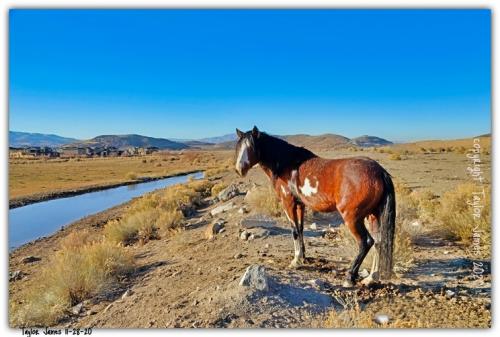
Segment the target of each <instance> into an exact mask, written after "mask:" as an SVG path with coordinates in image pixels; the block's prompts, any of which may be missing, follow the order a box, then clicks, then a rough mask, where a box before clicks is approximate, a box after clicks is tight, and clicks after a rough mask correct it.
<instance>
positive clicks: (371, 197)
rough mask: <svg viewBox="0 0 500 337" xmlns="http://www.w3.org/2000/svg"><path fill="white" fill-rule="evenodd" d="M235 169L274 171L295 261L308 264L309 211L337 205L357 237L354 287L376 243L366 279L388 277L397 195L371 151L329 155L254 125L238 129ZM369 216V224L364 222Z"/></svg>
mask: <svg viewBox="0 0 500 337" xmlns="http://www.w3.org/2000/svg"><path fill="white" fill-rule="evenodd" d="M236 134H237V137H238V140H237V143H236V149H235V150H236V151H235V159H236V160H235V169H236V172H237V173H238V174H239V175H240V176H241V177H244V176H246V174H247V172H248V171H249V170H250V169H251V168H252V167H254V166H256V165H259V166H260V167H261V168H262V170H263V171H264V173H265V174H266V175H267V176H268V177H269V179H270V182H271V184H272V186H273V188H274V190H275V192H276V194H277V196H278V199H279V200H280V201H281V205H282V207H283V210H284V213H285V215H286V216H287V218H288V220H289V221H290V224H291V226H292V237H293V243H294V258H293V260H292V262H291V263H290V267H292V268H297V267H299V266H301V265H303V264H304V261H305V246H304V214H305V208H306V207H308V208H310V209H312V210H314V211H318V212H334V211H338V212H339V213H340V215H341V216H342V218H343V220H344V224H345V225H346V226H347V227H348V228H349V230H350V232H351V234H352V235H353V236H354V238H355V239H356V241H357V243H358V254H357V256H356V257H355V258H354V260H353V261H352V264H351V266H350V268H349V271H348V272H347V277H346V279H345V281H344V283H343V285H344V286H345V287H352V286H354V285H355V284H356V282H357V281H358V271H359V268H360V266H361V264H362V263H363V260H364V258H365V257H366V254H368V251H369V250H370V249H371V247H372V246H375V247H374V249H376V253H377V254H375V258H374V259H373V264H372V267H371V272H370V274H369V276H368V277H366V278H365V279H363V280H362V281H361V284H365V285H368V284H371V283H372V282H376V281H378V280H383V279H389V278H390V277H391V274H392V266H393V256H392V255H393V247H394V231H395V222H396V200H395V192H394V185H393V182H392V179H391V175H390V174H389V173H388V172H387V171H386V170H385V169H384V168H383V167H382V166H381V165H380V164H379V163H377V162H376V161H375V160H372V159H370V158H368V157H353V158H344V159H324V158H321V157H319V156H317V155H316V154H314V153H313V152H311V151H309V150H307V149H305V148H303V147H298V146H294V145H292V144H289V143H287V142H286V141H284V140H283V139H280V138H277V137H273V136H270V135H268V134H266V133H265V132H261V131H259V129H258V128H257V127H256V126H254V128H253V129H252V130H250V131H247V132H243V131H240V130H239V129H236ZM365 218H366V219H368V223H369V226H368V227H369V230H368V229H367V228H366V226H365V224H364V220H365Z"/></svg>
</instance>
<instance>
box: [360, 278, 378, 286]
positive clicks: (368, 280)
mask: <svg viewBox="0 0 500 337" xmlns="http://www.w3.org/2000/svg"><path fill="white" fill-rule="evenodd" d="M374 282H375V280H374V279H373V277H372V276H371V275H369V276H368V277H365V278H364V279H362V280H361V281H360V283H361V284H362V285H364V286H367V287H368V286H369V285H371V284H373V283H374Z"/></svg>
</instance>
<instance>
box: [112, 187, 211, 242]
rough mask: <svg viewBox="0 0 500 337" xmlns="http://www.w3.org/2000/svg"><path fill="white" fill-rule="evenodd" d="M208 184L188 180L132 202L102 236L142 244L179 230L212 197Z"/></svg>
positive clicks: (116, 240)
mask: <svg viewBox="0 0 500 337" xmlns="http://www.w3.org/2000/svg"><path fill="white" fill-rule="evenodd" d="M212 188H213V187H212V184H211V183H209V182H208V181H205V180H202V181H190V182H189V183H187V184H179V185H174V186H171V187H168V188H166V189H164V190H161V191H157V192H154V193H149V194H146V195H145V196H143V197H141V198H140V199H138V200H136V201H134V202H133V203H132V204H131V206H130V209H129V210H128V212H127V213H126V214H125V215H124V216H123V218H122V219H121V220H113V221H110V222H108V223H107V224H106V226H105V227H104V235H105V236H106V238H107V239H108V240H110V241H111V242H115V243H116V242H120V243H123V244H131V243H133V242H136V241H138V240H139V241H140V242H142V243H145V242H147V241H149V240H151V239H156V238H158V237H159V235H160V234H162V235H164V234H166V233H168V232H170V231H171V230H175V229H177V228H178V227H179V225H180V224H181V223H182V221H183V220H184V219H185V217H186V216H189V215H190V214H191V213H192V212H193V211H194V210H195V209H196V208H197V207H199V206H200V205H201V204H202V199H203V198H204V197H206V196H208V195H210V194H211V189H212Z"/></svg>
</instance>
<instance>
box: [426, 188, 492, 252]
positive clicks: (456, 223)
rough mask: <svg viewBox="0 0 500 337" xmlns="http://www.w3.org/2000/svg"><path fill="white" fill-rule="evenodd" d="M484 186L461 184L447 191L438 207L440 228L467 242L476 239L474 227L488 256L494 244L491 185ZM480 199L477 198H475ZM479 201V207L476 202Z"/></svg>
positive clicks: (437, 214) (436, 212)
mask: <svg viewBox="0 0 500 337" xmlns="http://www.w3.org/2000/svg"><path fill="white" fill-rule="evenodd" d="M482 193H483V189H482V187H478V186H476V185H474V184H472V183H465V184H461V185H458V186H457V187H456V188H455V189H454V190H451V191H449V192H447V193H445V194H444V195H443V196H442V198H441V199H440V202H439V205H438V206H437V207H436V209H435V216H436V219H437V220H438V224H436V225H437V226H436V227H437V230H438V231H439V232H440V233H441V234H442V235H443V236H444V237H447V238H451V239H457V240H460V241H461V242H463V243H465V244H470V243H471V242H472V241H473V233H474V229H476V231H478V232H480V233H481V235H480V236H481V246H482V247H483V248H486V249H484V253H485V256H488V255H489V254H490V245H491V206H490V205H491V186H484V195H483V194H482ZM475 197H476V198H478V199H476V200H475V199H474V198H475ZM475 202H476V203H477V206H479V207H478V208H475V207H474V206H473V204H474V203H475Z"/></svg>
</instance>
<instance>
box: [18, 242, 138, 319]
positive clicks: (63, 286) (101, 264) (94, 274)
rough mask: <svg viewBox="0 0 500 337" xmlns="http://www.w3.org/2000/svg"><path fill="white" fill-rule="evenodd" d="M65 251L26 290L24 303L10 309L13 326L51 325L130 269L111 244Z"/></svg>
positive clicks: (121, 250)
mask: <svg viewBox="0 0 500 337" xmlns="http://www.w3.org/2000/svg"><path fill="white" fill-rule="evenodd" d="M71 241H75V239H74V238H72V239H71ZM81 241H82V242H83V241H85V239H82V240H81ZM68 247H70V246H66V247H65V248H63V249H61V250H60V251H58V252H57V253H56V255H55V256H54V258H53V259H52V260H51V261H50V262H49V264H48V265H47V266H46V267H45V268H44V269H43V270H42V272H41V275H40V281H39V283H38V284H37V286H36V287H33V288H31V289H28V290H27V296H26V302H25V303H24V304H23V305H22V306H21V307H15V308H14V311H15V312H14V313H13V321H14V322H13V323H14V324H15V325H19V326H50V325H54V324H56V323H57V322H58V320H60V319H61V318H62V317H63V316H64V315H65V313H66V311H67V310H68V309H69V308H70V307H71V306H73V305H75V304H77V303H79V302H81V301H83V300H84V299H86V298H89V297H91V296H94V295H97V294H99V293H101V292H103V291H105V290H106V289H108V288H109V287H110V286H111V285H112V284H113V282H115V280H116V278H117V277H118V276H119V275H123V274H126V273H128V272H130V271H131V270H132V269H133V260H132V257H131V256H130V255H129V254H128V253H127V252H126V251H125V250H124V248H123V247H121V246H118V245H115V244H113V243H111V242H108V241H96V242H93V243H87V244H83V245H81V246H78V245H76V246H74V247H72V248H68Z"/></svg>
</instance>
